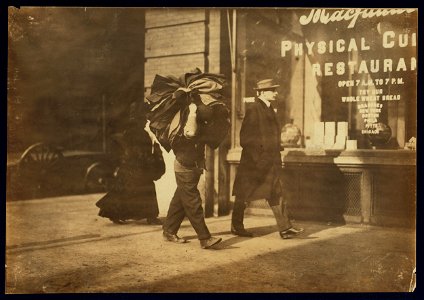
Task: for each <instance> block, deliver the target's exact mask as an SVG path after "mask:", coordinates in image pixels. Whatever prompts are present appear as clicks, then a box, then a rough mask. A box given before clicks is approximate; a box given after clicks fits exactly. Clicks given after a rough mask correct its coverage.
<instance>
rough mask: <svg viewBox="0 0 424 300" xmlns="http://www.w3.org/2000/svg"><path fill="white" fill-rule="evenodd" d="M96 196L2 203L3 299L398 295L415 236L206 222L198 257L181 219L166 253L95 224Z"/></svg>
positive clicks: (143, 230)
mask: <svg viewBox="0 0 424 300" xmlns="http://www.w3.org/2000/svg"><path fill="white" fill-rule="evenodd" d="M100 197H101V195H84V196H72V197H60V198H50V199H40V200H31V201H16V202H10V203H7V213H6V218H7V223H6V225H7V235H6V240H7V244H6V246H7V248H6V263H7V268H6V281H7V282H6V293H58V292H60V293H72V292H110V293H115V292H135V293H137V292H141V293H144V292H282V293H284V292H291V293H293V292H407V291H408V290H409V289H410V284H411V279H412V271H413V269H414V267H415V261H416V258H415V231H414V230H410V229H399V228H381V227H373V226H361V225H344V226H333V225H331V226H329V225H327V224H320V223H315V222H300V221H299V222H296V225H297V226H301V227H304V228H305V233H304V234H303V235H302V236H301V237H299V238H296V239H291V240H282V239H281V238H279V236H278V232H277V229H276V226H275V221H274V219H273V218H271V217H266V216H247V217H246V220H245V225H246V227H247V228H249V229H250V230H251V231H253V232H254V233H255V236H254V237H253V238H243V237H236V236H233V235H232V234H231V233H230V231H229V228H230V222H231V220H230V216H225V217H215V218H208V219H206V222H207V224H208V227H209V229H210V231H211V233H212V234H213V235H214V236H219V237H222V238H223V242H222V243H220V244H218V245H217V246H216V248H215V249H209V250H204V249H201V248H200V245H199V242H198V240H197V239H196V236H195V232H194V230H193V228H192V227H191V225H190V224H189V222H188V221H187V220H186V221H184V223H183V226H182V227H181V229H180V232H179V235H180V236H181V237H185V238H187V239H189V240H190V242H189V243H187V244H174V243H170V242H165V241H163V239H162V229H161V226H151V225H147V224H146V222H145V221H137V222H129V223H128V224H126V225H115V224H112V223H111V222H110V221H109V220H107V219H104V218H101V217H98V216H97V212H98V209H97V207H95V205H94V203H95V202H96V201H97V200H98V199H99V198H100Z"/></svg>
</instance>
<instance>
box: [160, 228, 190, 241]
mask: <svg viewBox="0 0 424 300" xmlns="http://www.w3.org/2000/svg"><path fill="white" fill-rule="evenodd" d="M163 239H164V240H165V241H168V242H173V243H177V244H184V243H187V240H186V239H183V238H180V237H179V236H178V235H176V234H170V233H168V232H166V231H164V232H163Z"/></svg>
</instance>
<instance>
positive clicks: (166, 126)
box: [146, 68, 230, 152]
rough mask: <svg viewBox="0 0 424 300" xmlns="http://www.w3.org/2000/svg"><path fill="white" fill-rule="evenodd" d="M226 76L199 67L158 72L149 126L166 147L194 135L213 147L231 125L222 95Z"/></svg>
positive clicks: (151, 96) (148, 117)
mask: <svg viewBox="0 0 424 300" xmlns="http://www.w3.org/2000/svg"><path fill="white" fill-rule="evenodd" d="M224 87H225V77H224V76H223V75H220V74H212V73H202V72H201V71H200V69H198V68H196V69H195V70H193V71H191V72H189V73H185V74H183V75H181V76H180V77H179V78H176V77H174V76H166V77H164V76H160V75H156V76H155V78H154V80H153V84H152V86H151V93H150V95H149V96H147V97H146V98H147V100H148V104H149V112H148V113H147V119H148V120H149V121H150V129H151V131H152V132H153V133H154V134H155V136H156V137H157V139H158V141H159V142H160V143H161V145H162V146H163V147H164V149H165V150H166V151H168V152H169V151H170V150H171V149H172V145H173V143H174V142H175V141H176V140H177V139H180V138H183V137H185V138H195V139H196V140H197V141H199V142H202V143H204V144H206V145H208V146H210V147H211V148H212V149H215V148H217V147H218V146H219V144H220V143H221V142H222V141H223V140H224V138H225V136H226V135H227V133H228V130H229V128H230V113H229V109H228V107H227V105H226V103H225V98H224V96H223V94H222V93H223V88H224Z"/></svg>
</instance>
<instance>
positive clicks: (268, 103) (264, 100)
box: [258, 97, 271, 107]
mask: <svg viewBox="0 0 424 300" xmlns="http://www.w3.org/2000/svg"><path fill="white" fill-rule="evenodd" d="M258 98H259V99H261V100H262V101H263V103H265V105H266V106H268V107H270V106H271V102H269V101H268V100H266V99H262V98H260V97H258Z"/></svg>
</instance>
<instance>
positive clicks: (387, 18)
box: [145, 8, 417, 226]
mask: <svg viewBox="0 0 424 300" xmlns="http://www.w3.org/2000/svg"><path fill="white" fill-rule="evenodd" d="M145 50H146V51H145V52H146V63H145V87H146V92H147V93H148V90H149V84H151V82H152V81H153V76H154V74H181V73H183V72H185V71H189V70H190V69H193V68H194V67H199V68H200V69H203V70H204V71H205V72H215V73H223V74H225V75H226V76H227V77H228V79H229V81H230V83H231V108H232V129H231V133H230V140H229V141H228V143H224V145H223V146H221V148H220V149H219V150H216V151H214V153H211V150H208V151H209V155H208V158H209V166H213V167H212V168H208V171H207V176H206V186H207V192H206V195H205V198H206V206H207V207H208V209H207V211H209V214H210V213H211V209H212V208H213V205H216V204H218V214H226V213H228V212H229V209H230V208H231V205H230V204H231V202H232V200H233V198H232V196H231V194H232V183H233V180H234V176H235V173H236V172H237V166H238V163H239V160H240V154H241V148H240V144H239V131H240V126H241V123H242V120H243V117H244V111H245V107H246V106H247V105H249V102H250V101H252V99H253V97H254V96H255V92H254V90H253V87H254V86H255V83H256V81H258V80H260V79H263V78H274V79H275V80H277V82H278V84H280V86H281V87H280V88H279V95H280V96H279V99H278V102H277V108H278V109H277V114H278V117H279V120H280V122H281V126H282V144H283V146H284V147H285V150H284V151H283V152H282V158H283V167H284V174H283V176H284V181H285V186H286V191H285V193H286V195H285V196H286V198H288V203H289V206H290V208H291V211H292V215H293V217H294V218H306V219H316V220H323V221H327V222H346V221H347V222H361V223H366V224H381V225H394V224H401V225H406V226H412V225H414V224H415V182H416V178H415V165H416V160H415V157H416V156H415V152H414V151H413V150H411V149H412V148H413V143H410V142H413V139H414V138H416V135H417V134H416V106H417V105H416V99H417V10H415V9H392V10H390V9H356V10H355V9H339V10H336V9H306V8H302V9H289V8H276V9H271V8H266V9H257V8H255V9H235V10H234V9H229V10H226V9H184V10H181V9H148V10H146V48H145ZM212 186H213V187H214V188H212ZM208 188H209V191H208ZM266 205H267V204H266V202H265V201H255V202H253V203H252V204H251V206H250V209H251V210H255V211H256V212H258V211H261V209H262V208H266ZM263 211H265V210H263Z"/></svg>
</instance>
